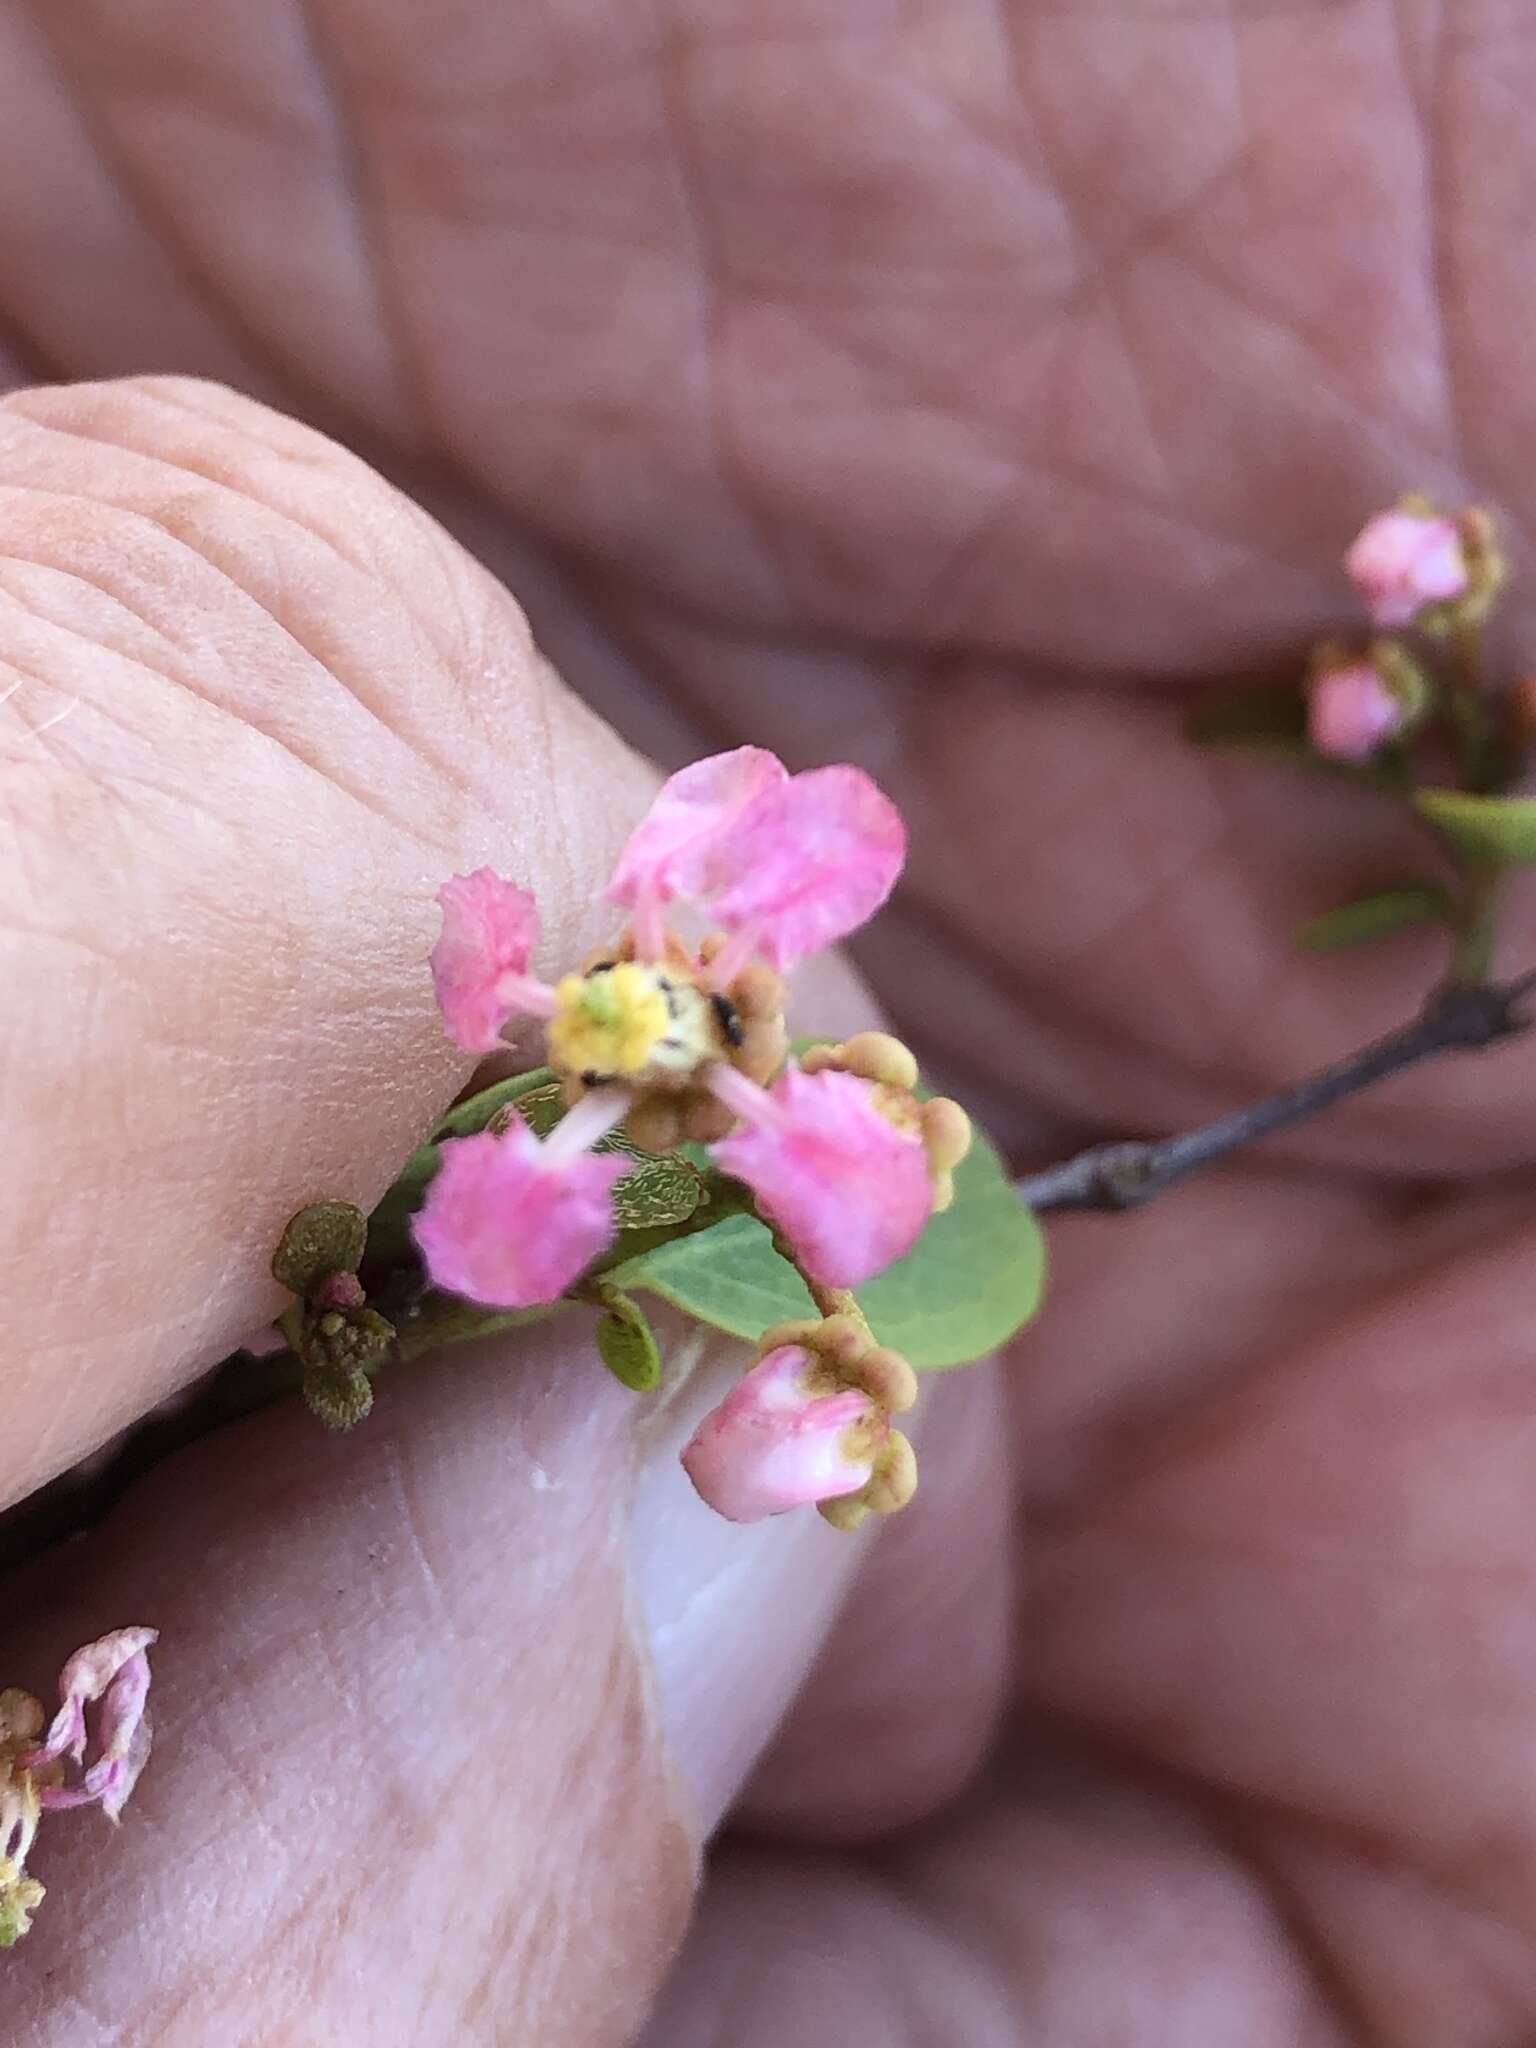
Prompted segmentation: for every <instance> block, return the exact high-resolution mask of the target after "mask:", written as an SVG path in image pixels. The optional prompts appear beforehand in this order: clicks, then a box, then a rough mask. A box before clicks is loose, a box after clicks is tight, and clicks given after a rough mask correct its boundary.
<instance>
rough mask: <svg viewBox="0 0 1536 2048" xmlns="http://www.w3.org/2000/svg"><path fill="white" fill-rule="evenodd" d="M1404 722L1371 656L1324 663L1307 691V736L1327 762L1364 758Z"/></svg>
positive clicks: (1394, 699) (1368, 757)
mask: <svg viewBox="0 0 1536 2048" xmlns="http://www.w3.org/2000/svg"><path fill="white" fill-rule="evenodd" d="M1402 722H1403V707H1402V706H1401V704H1399V702H1398V700H1397V698H1396V697H1395V696H1394V695H1393V694H1392V692H1391V690H1389V689H1388V687H1387V685H1386V683H1385V682H1384V681H1383V680H1382V678H1381V675H1380V673H1379V671H1378V670H1377V669H1376V668H1375V666H1374V665H1373V664H1372V663H1371V662H1369V661H1352V662H1348V663H1345V664H1342V665H1341V666H1340V667H1338V668H1325V669H1323V670H1322V671H1321V672H1320V673H1319V674H1318V675H1316V676H1314V677H1313V679H1312V683H1311V687H1310V689H1309V691H1308V694H1307V737H1308V738H1309V739H1310V740H1311V742H1312V745H1313V746H1314V748H1315V749H1316V750H1317V752H1318V753H1319V754H1322V755H1323V756H1324V757H1325V758H1326V759H1327V760H1330V761H1368V760H1369V759H1370V758H1371V756H1372V755H1373V754H1374V753H1375V752H1376V749H1377V748H1378V747H1379V746H1380V745H1381V744H1382V742H1383V740H1386V739H1390V738H1391V736H1392V734H1393V733H1395V732H1396V731H1397V730H1398V728H1399V727H1400V726H1401V725H1402Z"/></svg>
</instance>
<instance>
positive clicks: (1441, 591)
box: [1344, 512, 1470, 626]
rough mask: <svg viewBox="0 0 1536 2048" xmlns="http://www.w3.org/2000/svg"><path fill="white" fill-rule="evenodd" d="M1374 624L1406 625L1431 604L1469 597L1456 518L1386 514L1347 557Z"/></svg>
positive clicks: (1370, 524)
mask: <svg viewBox="0 0 1536 2048" xmlns="http://www.w3.org/2000/svg"><path fill="white" fill-rule="evenodd" d="M1344 566H1345V568H1346V570H1347V571H1348V572H1349V577H1350V580H1351V582H1352V583H1353V584H1354V585H1355V588H1356V589H1357V590H1358V591H1359V592H1360V595H1361V596H1362V597H1363V598H1364V600H1365V603H1366V607H1367V609H1368V610H1369V612H1370V615H1371V620H1372V622H1373V624H1375V625H1378V626H1406V625H1409V624H1411V623H1412V621H1413V620H1414V619H1415V618H1417V616H1418V614H1419V613H1420V612H1421V611H1423V609H1424V607H1425V606H1426V605H1430V604H1444V603H1446V602H1448V601H1449V600H1450V599H1452V598H1458V597H1464V596H1465V595H1466V593H1467V589H1468V587H1469V581H1470V579H1469V576H1468V572H1467V557H1466V550H1465V548H1464V547H1463V545H1462V539H1461V534H1460V532H1459V531H1458V530H1457V527H1456V524H1455V521H1454V520H1450V519H1440V518H1437V517H1433V516H1431V515H1430V514H1427V513H1422V512H1381V513H1378V514H1377V516H1376V517H1375V518H1374V519H1372V520H1369V521H1367V523H1366V525H1365V526H1364V528H1363V529H1362V530H1361V532H1360V534H1359V536H1358V538H1357V539H1356V540H1355V542H1354V544H1353V546H1352V547H1351V548H1350V550H1349V553H1348V554H1347V555H1346V556H1345V557H1344Z"/></svg>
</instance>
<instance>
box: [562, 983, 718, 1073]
mask: <svg viewBox="0 0 1536 2048" xmlns="http://www.w3.org/2000/svg"><path fill="white" fill-rule="evenodd" d="M555 995H556V997H557V998H558V999H559V1003H560V1009H559V1012H558V1014H557V1015H556V1016H555V1017H553V1018H552V1019H551V1020H550V1025H549V1033H548V1045H549V1058H550V1063H551V1065H553V1066H555V1067H558V1068H561V1069H563V1070H564V1071H565V1072H567V1073H571V1074H579V1075H580V1076H581V1077H582V1079H583V1080H585V1081H587V1082H588V1083H589V1084H590V1083H596V1082H599V1081H632V1082H647V1081H653V1080H656V1079H658V1078H659V1077H660V1076H662V1075H668V1076H675V1075H678V1074H687V1073H692V1071H693V1070H694V1068H695V1067H697V1066H698V1065H699V1064H700V1062H701V1061H703V1060H706V1059H710V1058H714V1057H716V1056H717V1055H718V1052H719V1050H720V1048H719V1044H718V1026H717V1025H716V1024H715V1022H714V1019H713V1015H712V1012H711V1010H710V1006H709V1003H708V1001H707V1000H706V999H705V997H704V996H703V995H702V994H701V993H700V991H699V990H698V989H697V988H695V987H694V986H693V984H692V983H691V982H689V981H687V980H685V979H683V978H682V977H681V976H679V975H677V974H676V973H675V972H667V971H666V970H664V969H662V968H658V967H645V966H642V965H641V964H640V963H639V962H638V961H635V960H620V961H617V962H615V963H613V964H612V965H605V966H602V967H594V968H593V969H592V970H591V971H590V972H589V973H587V974H568V975H566V976H565V978H564V979H563V980H562V981H560V982H557V983H556V985H555Z"/></svg>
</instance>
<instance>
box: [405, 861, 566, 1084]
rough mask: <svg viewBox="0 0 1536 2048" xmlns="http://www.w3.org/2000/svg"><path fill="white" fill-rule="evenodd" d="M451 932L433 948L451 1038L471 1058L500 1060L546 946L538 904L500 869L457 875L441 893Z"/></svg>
mask: <svg viewBox="0 0 1536 2048" xmlns="http://www.w3.org/2000/svg"><path fill="white" fill-rule="evenodd" d="M437 900H438V902H439V903H440V904H441V905H442V907H443V931H442V936H441V938H440V939H439V940H438V942H437V944H436V945H435V946H434V947H433V948H432V954H431V961H432V980H433V983H434V984H435V986H436V989H437V1006H438V1008H439V1009H440V1010H441V1011H442V1013H443V1022H444V1023H445V1024H446V1025H447V1027H448V1035H449V1037H450V1038H452V1039H453V1040H454V1042H455V1043H456V1044H458V1045H461V1046H463V1048H464V1050H465V1051H466V1052H493V1051H494V1050H495V1049H496V1047H497V1046H498V1045H499V1044H500V1043H501V1034H502V1030H503V1028H504V1027H505V1025H506V1022H507V1019H508V1018H509V1017H511V1016H512V1015H513V1014H514V1013H515V1012H516V1011H517V1010H518V1009H520V1008H521V1007H522V1004H521V1003H520V1001H519V997H520V996H521V995H522V993H523V991H524V988H525V987H526V984H527V975H528V962H529V960H530V958H531V957H532V954H533V949H534V947H535V946H536V945H537V944H538V942H539V913H538V910H537V908H536V906H535V904H534V900H533V898H532V896H530V895H529V893H528V891H527V890H526V889H519V888H518V887H517V885H516V884H515V883H513V882H508V881H504V880H503V879H502V877H501V876H500V875H498V874H497V873H496V871H495V869H494V868H476V869H475V871H474V873H473V874H472V875H455V876H454V877H453V878H452V880H451V881H447V882H444V884H443V886H442V887H441V889H439V890H438V892H437Z"/></svg>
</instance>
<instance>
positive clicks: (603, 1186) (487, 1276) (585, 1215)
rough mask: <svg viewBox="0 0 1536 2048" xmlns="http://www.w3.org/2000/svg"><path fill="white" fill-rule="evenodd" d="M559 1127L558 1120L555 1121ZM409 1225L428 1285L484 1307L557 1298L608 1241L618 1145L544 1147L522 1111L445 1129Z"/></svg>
mask: <svg viewBox="0 0 1536 2048" xmlns="http://www.w3.org/2000/svg"><path fill="white" fill-rule="evenodd" d="M557 1128H558V1127H557ZM442 1154H443V1163H442V1165H441V1166H440V1167H439V1168H438V1171H437V1174H436V1176H435V1178H434V1179H433V1181H432V1183H431V1185H430V1186H429V1187H428V1189H427V1196H426V1200H425V1202H424V1203H423V1204H422V1207H421V1209H420V1210H419V1211H418V1212H417V1214H416V1216H415V1217H414V1219H413V1220H412V1224H411V1229H412V1233H413V1235H414V1236H415V1239H416V1242H417V1244H418V1246H419V1247H420V1249H421V1254H422V1257H423V1258H424V1259H425V1260H426V1262H427V1271H428V1272H429V1273H430V1274H431V1276H432V1282H433V1285H434V1286H436V1287H442V1288H446V1289H447V1290H448V1292H449V1293H450V1294H462V1295H464V1296H466V1297H467V1298H468V1299H469V1300H470V1301H480V1302H484V1303H485V1304H486V1305H487V1306H488V1307H491V1308H533V1307H536V1306H537V1305H538V1304H539V1303H541V1302H546V1301H555V1300H557V1299H558V1298H559V1296H560V1295H561V1294H563V1293H564V1292H565V1290H566V1288H567V1287H569V1285H570V1284H571V1282H572V1281H573V1280H574V1279H576V1278H577V1276H578V1275H579V1274H580V1273H581V1272H582V1271H583V1270H584V1269H585V1268H586V1267H587V1266H589V1265H590V1264H591V1263H592V1261H593V1260H594V1259H595V1258H596V1257H597V1255H598V1254H599V1252H601V1251H603V1250H605V1249H606V1248H607V1246H608V1245H609V1244H610V1243H611V1242H612V1240H613V1235H614V1221H613V1204H612V1203H611V1201H610V1200H609V1193H610V1190H611V1189H612V1187H613V1184H614V1182H615V1181H616V1180H618V1179H619V1178H620V1177H621V1176H622V1175H623V1173H624V1171H625V1167H626V1165H627V1161H626V1160H625V1159H624V1157H623V1155H622V1154H621V1153H613V1152H578V1153H576V1154H574V1155H573V1156H571V1157H561V1156H551V1155H550V1153H549V1152H548V1150H547V1148H546V1147H545V1146H543V1145H541V1144H540V1142H539V1140H538V1139H537V1138H536V1137H535V1136H534V1134H533V1132H532V1131H531V1130H530V1129H529V1128H528V1126H527V1125H526V1124H525V1123H523V1122H522V1121H521V1120H518V1121H517V1122H515V1123H513V1124H512V1126H511V1127H510V1128H509V1129H508V1130H507V1131H505V1132H503V1133H502V1134H501V1135H500V1136H494V1135H492V1133H490V1132H488V1131H481V1132H480V1133H479V1134H478V1135H477V1136H475V1137H473V1138H453V1139H449V1140H448V1142H447V1143H445V1144H444V1146H443V1148H442Z"/></svg>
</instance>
